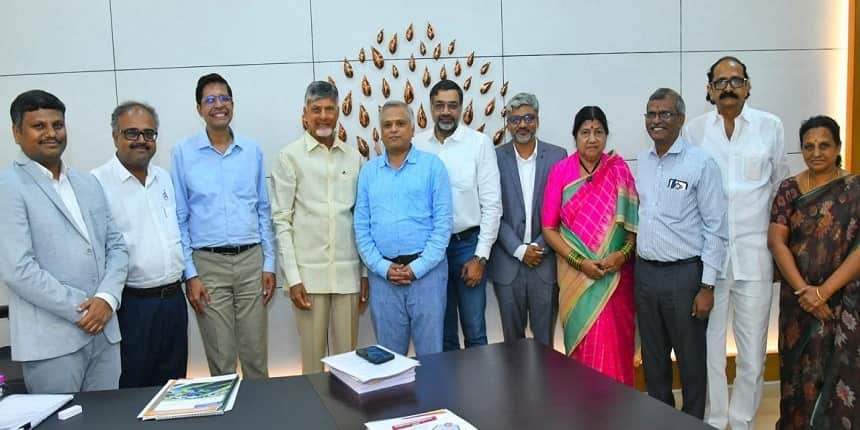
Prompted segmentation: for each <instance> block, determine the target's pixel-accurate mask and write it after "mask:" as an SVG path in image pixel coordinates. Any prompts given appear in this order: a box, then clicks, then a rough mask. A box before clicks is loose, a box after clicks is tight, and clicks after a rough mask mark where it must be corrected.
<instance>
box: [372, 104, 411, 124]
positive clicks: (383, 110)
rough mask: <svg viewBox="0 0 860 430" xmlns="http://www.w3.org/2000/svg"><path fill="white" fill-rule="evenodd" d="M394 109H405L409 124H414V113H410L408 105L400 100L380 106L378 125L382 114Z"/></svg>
mask: <svg viewBox="0 0 860 430" xmlns="http://www.w3.org/2000/svg"><path fill="white" fill-rule="evenodd" d="M394 108H403V109H406V113H407V114H409V123H410V124H415V113H414V112H413V111H412V108H411V107H409V105H408V104H407V103H405V102H402V101H400V100H389V101H387V102H385V104H384V105H382V108H381V109H379V122H380V124H381V123H382V113H383V112H385V111H386V110H388V109H394Z"/></svg>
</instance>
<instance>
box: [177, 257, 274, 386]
mask: <svg viewBox="0 0 860 430" xmlns="http://www.w3.org/2000/svg"><path fill="white" fill-rule="evenodd" d="M191 257H192V259H193V260H194V265H195V266H196V267H197V273H198V276H199V278H200V281H201V282H202V283H203V286H204V287H205V288H206V291H207V292H208V293H209V298H210V300H211V303H209V304H208V305H205V306H204V308H203V309H204V311H203V315H197V325H198V326H199V327H200V337H201V338H202V340H203V349H204V350H205V351H206V361H207V362H208V363H209V373H211V374H212V375H213V376H215V375H224V374H228V373H234V372H236V359H237V358H238V359H239V361H240V362H241V363H242V376H243V377H245V378H251V379H255V378H267V377H268V376H269V370H268V336H267V329H266V327H267V325H266V319H267V314H266V308H265V306H263V284H262V275H263V251H262V248H261V247H259V246H257V247H254V248H251V249H249V250H247V251H245V252H243V253H241V254H238V255H222V254H217V253H214V252H207V251H194V252H193V253H192V255H191Z"/></svg>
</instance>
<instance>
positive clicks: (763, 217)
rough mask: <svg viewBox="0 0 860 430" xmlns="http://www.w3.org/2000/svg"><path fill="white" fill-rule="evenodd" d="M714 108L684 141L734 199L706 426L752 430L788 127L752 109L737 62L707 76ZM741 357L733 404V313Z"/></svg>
mask: <svg viewBox="0 0 860 430" xmlns="http://www.w3.org/2000/svg"><path fill="white" fill-rule="evenodd" d="M707 89H708V95H707V98H708V101H710V102H711V103H712V104H714V105H715V106H716V109H715V110H713V111H710V112H708V113H705V114H704V115H701V116H699V117H697V118H695V119H693V120H692V121H690V122H689V123H688V124H687V127H686V130H685V134H686V136H687V137H688V139H689V140H690V141H691V142H692V143H693V144H695V145H700V146H701V147H703V148H704V149H705V150H706V151H708V152H709V153H710V154H711V156H712V157H713V158H714V159H715V160H716V162H717V164H718V165H719V166H720V170H721V172H722V177H723V187H724V189H725V191H726V194H727V196H728V198H729V210H728V222H729V246H728V255H727V258H726V265H725V267H724V268H723V272H722V274H721V275H720V278H719V279H718V280H717V285H716V289H715V290H714V308H713V310H712V311H711V316H710V319H709V321H708V330H707V348H708V409H709V412H708V414H707V415H706V416H705V422H707V423H708V424H710V425H712V426H714V427H717V428H720V429H724V428H726V424H729V425H730V426H731V428H732V429H733V430H741V429H748V428H752V426H753V419H754V418H755V415H756V411H757V410H758V405H759V402H760V400H761V388H762V382H763V375H764V361H765V353H766V347H767V327H768V321H769V315H770V306H771V297H772V295H773V286H772V285H773V264H772V258H771V255H770V252H769V251H768V248H767V228H768V222H769V215H770V206H771V201H772V199H773V195H774V193H775V192H776V189H777V188H778V187H779V183H780V182H781V181H782V180H783V179H784V178H785V177H786V176H787V175H788V165H787V161H786V155H785V145H784V137H785V136H784V135H785V132H784V129H783V126H782V121H781V120H780V119H779V118H778V117H776V116H775V115H773V114H770V113H768V112H764V111H760V110H756V109H753V108H751V107H749V106H748V105H746V103H745V102H746V99H747V97H749V94H750V81H749V75H748V74H747V70H746V65H744V64H743V63H742V62H740V60H738V59H736V58H733V57H724V58H721V59H719V60H717V62H716V63H714V65H713V66H711V69H710V71H709V72H708V87H707ZM730 309H732V312H733V316H732V328H733V331H734V337H735V344H736V345H737V349H738V353H737V357H736V360H735V362H736V366H737V370H736V376H735V380H734V385H733V389H732V399H731V403H729V395H728V385H727V380H726V332H727V325H728V316H729V311H730Z"/></svg>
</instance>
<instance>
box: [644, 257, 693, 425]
mask: <svg viewBox="0 0 860 430" xmlns="http://www.w3.org/2000/svg"><path fill="white" fill-rule="evenodd" d="M701 279H702V262H701V261H693V262H689V263H681V264H676V265H669V266H658V265H656V264H652V263H648V262H646V261H644V260H642V259H637V260H636V268H635V288H634V297H635V300H636V316H637V320H638V322H639V336H640V338H641V340H642V361H643V366H644V370H645V372H644V373H645V385H647V386H648V394H649V395H650V396H651V397H654V398H656V399H658V400H660V401H662V402H664V403H666V404H668V405H670V406H672V407H674V406H675V397H674V396H673V395H672V358H671V356H670V353H671V351H672V350H675V357H676V358H677V359H678V368H679V370H680V373H681V393H682V394H683V407H682V408H681V410H682V411H684V412H686V413H687V414H690V415H692V416H694V417H697V418H703V417H704V415H705V396H706V388H707V385H706V384H707V365H706V359H707V354H706V347H705V345H706V343H705V330H706V328H707V326H708V322H707V320H699V319H696V318H694V317H693V316H692V313H693V299H694V298H695V297H696V294H698V292H699V283H700V281H701Z"/></svg>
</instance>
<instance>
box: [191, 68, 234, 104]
mask: <svg viewBox="0 0 860 430" xmlns="http://www.w3.org/2000/svg"><path fill="white" fill-rule="evenodd" d="M209 84H224V86H226V87H227V94H229V95H230V97H233V89H232V88H230V84H228V83H227V80H226V79H224V78H223V77H222V76H221V75H219V74H217V73H210V74H208V75H203V76H201V77H200V79H198V80H197V89H196V90H195V92H194V95H195V97H196V99H195V100H194V102H195V103H197V104H200V99H202V98H203V89H204V88H206V86H207V85H209Z"/></svg>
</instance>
